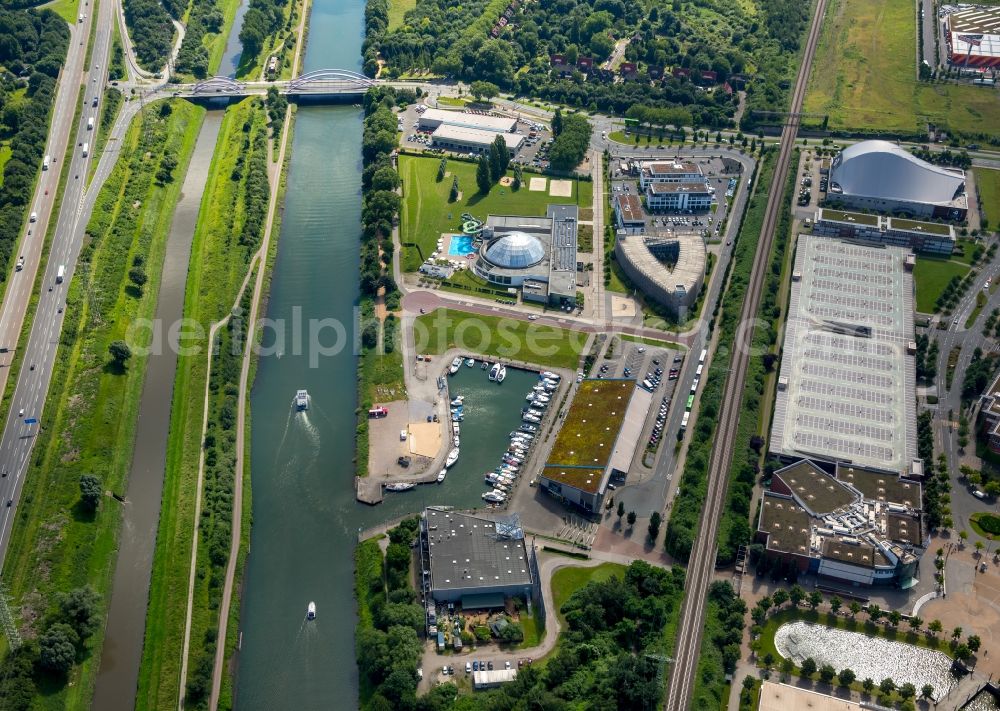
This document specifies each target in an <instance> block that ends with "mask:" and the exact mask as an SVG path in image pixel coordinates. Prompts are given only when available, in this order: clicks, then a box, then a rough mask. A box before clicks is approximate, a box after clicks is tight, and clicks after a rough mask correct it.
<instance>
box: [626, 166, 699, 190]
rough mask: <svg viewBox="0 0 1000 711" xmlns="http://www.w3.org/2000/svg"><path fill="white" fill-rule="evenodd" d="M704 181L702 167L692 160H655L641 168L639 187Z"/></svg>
mask: <svg viewBox="0 0 1000 711" xmlns="http://www.w3.org/2000/svg"><path fill="white" fill-rule="evenodd" d="M699 182H700V183H704V182H705V174H704V173H702V171H701V167H700V166H699V165H698V164H697V163H693V162H691V161H669V162H665V161H654V162H650V163H643V164H642V167H641V168H640V169H639V187H640V188H642V189H643V190H645V189H646V188H647V187H649V186H650V185H653V184H655V183H699Z"/></svg>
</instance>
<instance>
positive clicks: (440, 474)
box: [438, 468, 448, 484]
mask: <svg viewBox="0 0 1000 711" xmlns="http://www.w3.org/2000/svg"><path fill="white" fill-rule="evenodd" d="M446 476H448V469H447V468H445V469H442V470H441V471H440V472H438V484H440V483H441V482H443V481H444V478H445V477H446Z"/></svg>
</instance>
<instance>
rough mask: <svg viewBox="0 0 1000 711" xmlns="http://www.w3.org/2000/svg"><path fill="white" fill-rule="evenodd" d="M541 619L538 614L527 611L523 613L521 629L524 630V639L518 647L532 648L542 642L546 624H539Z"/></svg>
mask: <svg viewBox="0 0 1000 711" xmlns="http://www.w3.org/2000/svg"><path fill="white" fill-rule="evenodd" d="M540 622H541V620H540V619H539V617H538V616H537V615H529V614H528V613H527V612H526V611H525V612H522V613H521V616H520V623H521V629H523V630H524V641H523V642H521V643H520V644H518V645H517V646H518V649H531V648H532V647H537V646H538V645H539V644H541V643H542V634H543V633H544V632H545V625H543V624H539V623H540Z"/></svg>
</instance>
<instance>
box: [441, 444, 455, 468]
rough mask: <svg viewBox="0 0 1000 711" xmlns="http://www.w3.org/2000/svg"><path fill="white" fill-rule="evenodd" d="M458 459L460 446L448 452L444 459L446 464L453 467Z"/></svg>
mask: <svg viewBox="0 0 1000 711" xmlns="http://www.w3.org/2000/svg"><path fill="white" fill-rule="evenodd" d="M457 461H458V447H455V449H453V450H451V451H450V452H448V458H447V459H445V460H444V466H445V467H446V468H447V467H451V466H452V465H454V464H455V462H457Z"/></svg>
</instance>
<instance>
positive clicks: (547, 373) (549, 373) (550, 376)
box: [538, 370, 562, 382]
mask: <svg viewBox="0 0 1000 711" xmlns="http://www.w3.org/2000/svg"><path fill="white" fill-rule="evenodd" d="M538 376H539V377H541V378H548V379H549V380H555V381H557V382H558V381H559V380H560V378H562V376H561V375H559V373H553V372H552V371H551V370H543V371H542V372H541V373H539V374H538Z"/></svg>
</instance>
